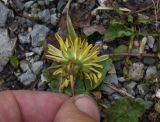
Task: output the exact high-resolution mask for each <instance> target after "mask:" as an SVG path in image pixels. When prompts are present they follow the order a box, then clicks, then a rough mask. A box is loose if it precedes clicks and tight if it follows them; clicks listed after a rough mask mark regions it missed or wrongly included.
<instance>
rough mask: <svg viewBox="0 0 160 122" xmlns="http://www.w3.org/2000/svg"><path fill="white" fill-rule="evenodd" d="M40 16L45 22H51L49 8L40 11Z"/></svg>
mask: <svg viewBox="0 0 160 122" xmlns="http://www.w3.org/2000/svg"><path fill="white" fill-rule="evenodd" d="M38 17H39V18H40V19H41V20H42V21H43V22H46V23H50V22H51V14H50V11H49V9H45V10H43V11H41V12H39V13H38Z"/></svg>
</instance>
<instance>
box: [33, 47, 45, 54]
mask: <svg viewBox="0 0 160 122" xmlns="http://www.w3.org/2000/svg"><path fill="white" fill-rule="evenodd" d="M32 51H33V52H34V53H36V54H38V55H42V52H43V48H42V47H35V48H32Z"/></svg>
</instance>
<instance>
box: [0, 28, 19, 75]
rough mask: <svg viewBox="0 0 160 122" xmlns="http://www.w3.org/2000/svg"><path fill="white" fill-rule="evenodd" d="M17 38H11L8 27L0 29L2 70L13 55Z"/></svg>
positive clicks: (0, 69)
mask: <svg viewBox="0 0 160 122" xmlns="http://www.w3.org/2000/svg"><path fill="white" fill-rule="evenodd" d="M16 42H17V39H16V38H15V39H10V38H9V35H8V31H7V30H6V29H0V72H1V71H2V70H3V67H4V66H5V65H6V64H7V63H8V61H9V57H10V56H12V54H13V51H14V48H15V45H16Z"/></svg>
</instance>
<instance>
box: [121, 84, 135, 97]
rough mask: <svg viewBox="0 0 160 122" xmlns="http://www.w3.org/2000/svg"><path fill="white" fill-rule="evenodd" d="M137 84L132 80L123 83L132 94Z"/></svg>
mask: <svg viewBox="0 0 160 122" xmlns="http://www.w3.org/2000/svg"><path fill="white" fill-rule="evenodd" d="M136 85H137V83H136V82H134V81H132V82H130V83H126V84H124V87H125V88H126V89H127V92H128V93H129V94H131V95H133V96H135V92H134V88H135V86H136Z"/></svg>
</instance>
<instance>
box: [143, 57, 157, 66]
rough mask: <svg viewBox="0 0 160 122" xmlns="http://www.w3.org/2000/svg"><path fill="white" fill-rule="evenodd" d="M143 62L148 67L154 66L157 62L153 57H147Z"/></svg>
mask: <svg viewBox="0 0 160 122" xmlns="http://www.w3.org/2000/svg"><path fill="white" fill-rule="evenodd" d="M143 62H144V63H145V64H147V65H153V64H154V63H155V62H156V60H155V59H154V58H151V57H145V58H144V59H143Z"/></svg>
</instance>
